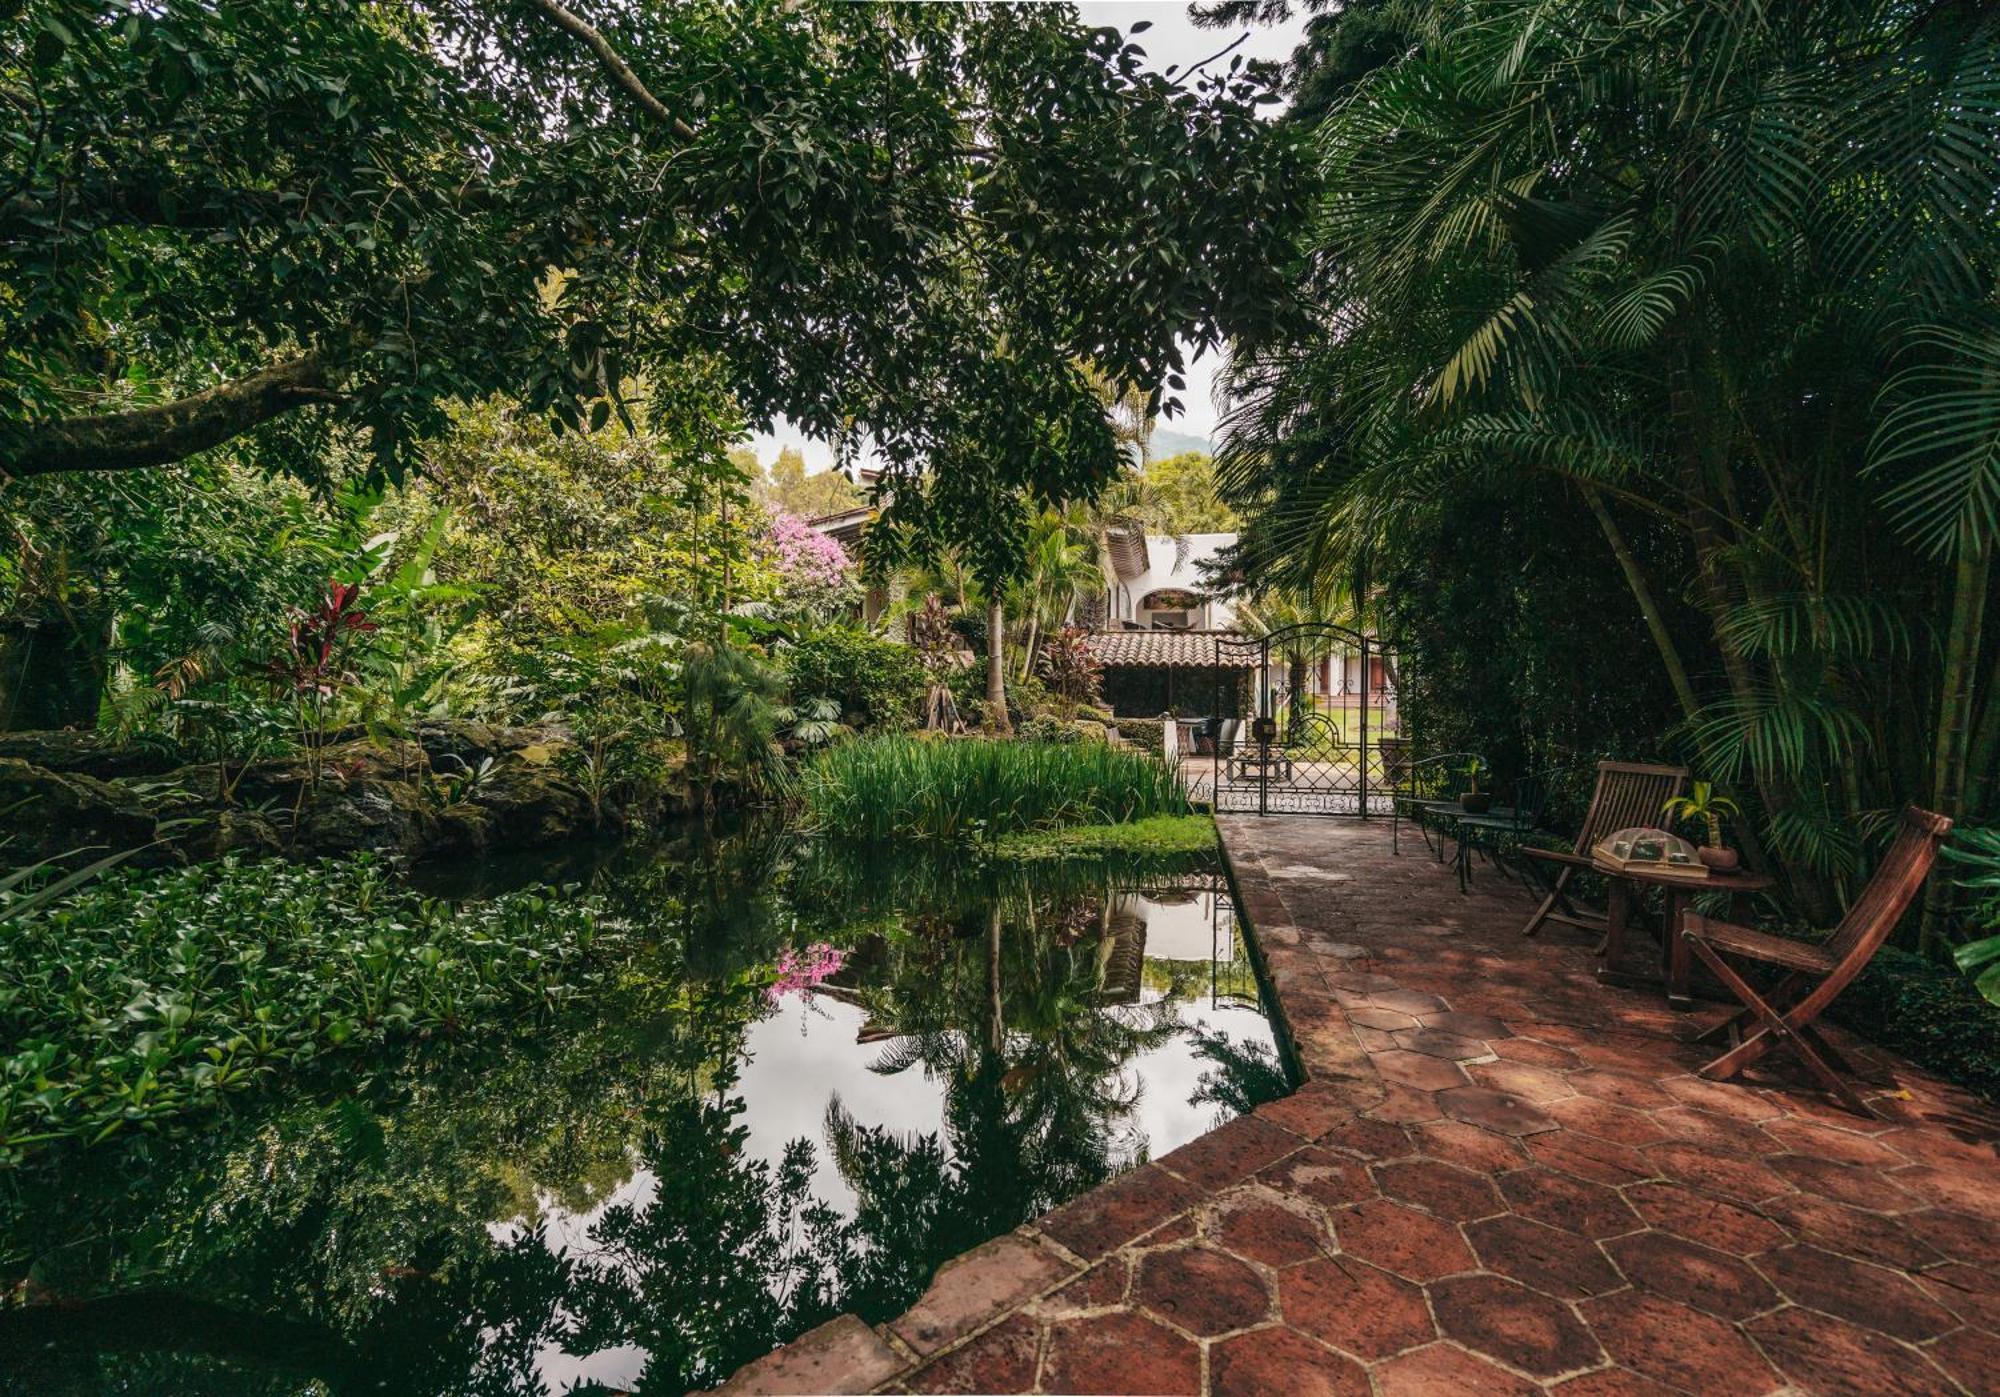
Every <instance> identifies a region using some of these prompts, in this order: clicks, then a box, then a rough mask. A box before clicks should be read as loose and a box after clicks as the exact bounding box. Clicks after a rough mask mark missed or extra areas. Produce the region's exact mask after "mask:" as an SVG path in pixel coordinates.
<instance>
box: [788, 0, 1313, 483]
mask: <svg viewBox="0 0 2000 1397" xmlns="http://www.w3.org/2000/svg"><path fill="white" fill-rule="evenodd" d="M1076 9H1077V13H1078V14H1079V15H1080V16H1081V17H1082V19H1083V22H1084V23H1085V24H1087V25H1091V26H1093V27H1102V26H1105V25H1110V26H1113V27H1115V28H1118V29H1122V30H1128V31H1129V30H1130V29H1131V27H1132V26H1133V25H1135V24H1137V23H1139V22H1140V21H1142V20H1151V21H1152V23H1153V27H1152V28H1151V29H1148V30H1147V31H1146V32H1145V33H1143V34H1141V35H1139V36H1138V37H1137V38H1136V39H1135V40H1134V41H1133V42H1135V43H1137V44H1138V45H1139V47H1141V48H1143V49H1144V50H1145V51H1146V59H1147V61H1148V62H1149V63H1150V64H1151V65H1152V66H1153V67H1154V68H1156V69H1159V70H1161V71H1164V70H1165V69H1167V68H1168V67H1169V66H1178V67H1183V68H1184V67H1186V66H1187V65H1188V64H1190V63H1195V62H1198V61H1200V60H1201V59H1204V58H1206V57H1208V56H1209V55H1210V54H1212V53H1214V52H1215V51H1216V50H1217V49H1219V48H1221V47H1223V46H1224V45H1225V44H1227V43H1229V41H1230V40H1232V39H1234V38H1236V37H1237V36H1238V35H1239V34H1241V33H1243V32H1245V29H1247V31H1248V33H1249V36H1250V37H1249V38H1248V39H1247V40H1246V41H1245V42H1244V44H1243V46H1242V47H1241V48H1239V49H1237V50H1235V52H1237V53H1240V54H1243V55H1245V56H1246V57H1249V58H1285V57H1288V56H1289V55H1290V54H1291V51H1292V50H1293V49H1294V48H1295V47H1297V45H1298V41H1299V38H1300V36H1301V34H1302V33H1303V32H1304V29H1305V21H1304V19H1303V17H1302V16H1298V15H1294V16H1293V18H1292V20H1291V21H1290V22H1289V23H1287V24H1283V25H1276V26H1272V27H1268V28H1267V27H1264V26H1257V25H1251V26H1245V29H1198V28H1196V27H1195V24H1194V21H1193V20H1191V19H1189V18H1188V7H1187V6H1186V5H1173V4H1163V3H1160V0H1095V3H1092V4H1079V5H1077V7H1076ZM1266 110H1270V111H1275V110H1277V108H1275V107H1273V108H1267V109H1266ZM1216 367H1217V365H1216V359H1215V356H1214V355H1210V356H1208V357H1207V358H1206V359H1198V360H1195V361H1193V362H1191V363H1190V364H1189V365H1188V371H1187V375H1186V377H1187V385H1188V386H1187V391H1186V392H1185V393H1182V394H1181V395H1180V399H1181V407H1182V412H1181V415H1180V416H1179V417H1177V418H1175V419H1174V420H1173V421H1171V422H1163V423H1162V424H1161V425H1162V426H1163V427H1164V428H1166V429H1168V430H1170V431H1176V432H1186V433H1188V434H1190V435H1192V436H1198V437H1213V436H1214V434H1215V420H1216V415H1217V414H1216V408H1215V403H1214V401H1213V392H1214V382H1215V371H1216ZM752 446H753V448H754V449H755V451H756V452H757V458H758V459H759V460H761V461H767V462H768V461H769V460H770V459H771V458H772V457H774V456H776V455H777V454H778V448H779V447H780V446H797V447H799V448H801V449H802V450H803V451H804V452H805V455H806V464H807V466H808V468H810V469H813V470H817V469H819V468H820V467H822V466H824V465H825V464H827V463H828V462H830V461H831V460H832V458H833V450H832V448H831V447H830V446H828V445H827V444H826V443H824V442H816V441H811V440H809V439H807V438H805V437H803V436H802V435H801V434H800V433H799V432H798V431H796V430H795V429H793V428H792V427H791V425H790V424H789V423H786V422H782V421H781V422H779V423H778V430H777V431H776V432H775V433H773V434H769V435H765V434H759V435H758V436H757V438H756V439H755V441H754V442H753V443H752Z"/></svg>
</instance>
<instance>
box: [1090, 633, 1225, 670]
mask: <svg viewBox="0 0 2000 1397" xmlns="http://www.w3.org/2000/svg"><path fill="white" fill-rule="evenodd" d="M1219 635H1220V636H1225V637H1228V638H1230V639H1233V640H1237V641H1241V640H1242V638H1243V637H1242V635H1241V634H1240V633H1238V632H1236V631H1100V632H1098V633H1097V634H1096V635H1093V636H1091V637H1089V639H1088V641H1087V642H1086V643H1087V644H1088V645H1089V646H1090V653H1091V654H1093V655H1095V656H1096V657H1097V662H1098V663H1099V664H1101V665H1106V666H1108V667H1110V668H1113V669H1137V668H1141V667H1157V668H1161V669H1214V668H1216V667H1218V666H1220V667H1222V668H1224V669H1255V668H1257V650H1256V647H1254V646H1246V645H1240V644H1239V645H1233V646H1230V647H1228V648H1227V649H1226V650H1223V651H1221V652H1220V653H1218V651H1217V648H1216V644H1215V640H1216V637H1217V636H1219Z"/></svg>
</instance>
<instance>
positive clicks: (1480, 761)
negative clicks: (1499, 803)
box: [1458, 757, 1493, 815]
mask: <svg viewBox="0 0 2000 1397" xmlns="http://www.w3.org/2000/svg"><path fill="white" fill-rule="evenodd" d="M1486 774H1487V767H1486V758H1484V757H1474V758H1473V759H1472V760H1471V761H1469V762H1467V763H1466V764H1465V765H1464V766H1462V767H1460V768H1459V775H1461V776H1463V777H1464V778H1465V789H1464V790H1462V791H1460V792H1459V793H1458V807H1459V809H1461V810H1463V811H1464V812H1465V813H1466V814H1468V815H1484V814H1485V813H1486V812H1487V811H1489V810H1491V809H1492V808H1493V792H1491V791H1482V790H1480V789H1479V778H1480V777H1482V776H1484V775H1486Z"/></svg>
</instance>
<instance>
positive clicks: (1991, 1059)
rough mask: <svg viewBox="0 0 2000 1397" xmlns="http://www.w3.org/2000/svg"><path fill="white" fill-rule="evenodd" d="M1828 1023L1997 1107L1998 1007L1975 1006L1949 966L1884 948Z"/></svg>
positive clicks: (1976, 1000)
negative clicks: (1846, 1030) (1905, 1059)
mask: <svg viewBox="0 0 2000 1397" xmlns="http://www.w3.org/2000/svg"><path fill="white" fill-rule="evenodd" d="M1828 1015H1829V1017H1832V1018H1834V1019H1838V1020H1839V1021H1840V1022H1841V1023H1842V1024H1844V1025H1846V1026H1847V1027H1848V1028H1851V1029H1853V1030H1854V1031H1855V1032H1856V1033H1859V1034H1861V1035H1862V1036H1863V1037H1865V1038H1867V1039H1869V1040H1871V1041H1873V1042H1876V1043H1879V1044H1881V1045H1882V1046H1883V1047H1885V1048H1887V1049H1888V1050H1889V1051H1891V1052H1893V1053H1900V1054H1901V1055H1902V1056H1904V1057H1906V1058H1908V1059H1909V1060H1910V1061H1911V1062H1914V1063H1916V1064H1917V1065H1918V1066H1919V1067H1922V1068H1924V1069H1925V1070H1927V1071H1930V1072H1935V1073H1937V1075H1938V1076H1940V1077H1942V1078H1944V1079H1945V1080H1946V1081H1949V1082H1957V1083H1958V1084H1959V1085H1960V1086H1963V1087H1966V1088H1968V1089H1969V1090H1972V1091H1976V1092H1978V1093H1979V1094H1980V1095H1981V1096H1983V1097H1985V1098H1986V1099H1987V1100H1989V1101H2000V1005H1996V1004H1990V1003H1988V1002H1987V1001H1986V1000H1984V999H1982V998H1980V996H1979V993H1978V991H1976V990H1975V989H1974V988H1973V986H1972V984H1971V982H1970V981H1969V980H1967V979H1966V977H1965V976H1963V975H1961V974H1959V973H1958V971H1957V970H1955V969H1953V968H1951V967H1950V966H1944V965H1939V964H1937V963H1936V962H1935V961H1932V960H1929V959H1927V958H1926V957H1923V956H1920V955H1915V954H1913V953H1911V952H1909V951H1904V950H1901V949H1899V948H1897V947H1894V946H1885V947H1883V948H1882V949H1881V950H1880V951H1878V952H1876V954H1875V959H1874V960H1872V961H1870V962H1869V964H1868V969H1867V970H1865V971H1864V972H1862V974H1861V976H1860V977H1859V978H1858V979H1856V980H1855V981H1854V983H1853V984H1851V985H1849V986H1848V987H1847V989H1846V990H1845V991H1844V992H1843V993H1842V994H1841V996H1840V998H1839V999H1837V1000H1835V1001H1834V1004H1833V1008H1832V1009H1830V1010H1828Z"/></svg>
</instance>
